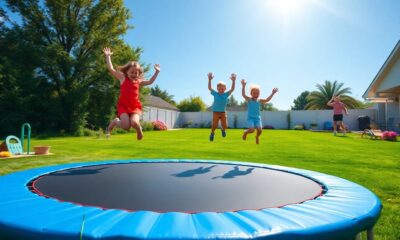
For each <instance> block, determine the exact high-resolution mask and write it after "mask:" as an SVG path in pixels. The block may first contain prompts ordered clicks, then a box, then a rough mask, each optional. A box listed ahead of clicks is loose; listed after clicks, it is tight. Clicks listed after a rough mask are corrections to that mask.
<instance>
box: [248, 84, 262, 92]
mask: <svg viewBox="0 0 400 240" xmlns="http://www.w3.org/2000/svg"><path fill="white" fill-rule="evenodd" d="M254 89H258V91H260V86H259V85H257V84H252V85H250V92H252V91H253V90H254Z"/></svg>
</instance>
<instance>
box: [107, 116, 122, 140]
mask: <svg viewBox="0 0 400 240" xmlns="http://www.w3.org/2000/svg"><path fill="white" fill-rule="evenodd" d="M115 126H118V127H121V120H119V118H114V119H113V120H112V121H111V122H110V124H109V125H108V127H107V130H106V137H107V138H109V137H110V134H111V132H112V130H113V129H114V127H115Z"/></svg>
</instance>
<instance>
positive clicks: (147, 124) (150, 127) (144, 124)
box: [140, 122, 154, 132]
mask: <svg viewBox="0 0 400 240" xmlns="http://www.w3.org/2000/svg"><path fill="white" fill-rule="evenodd" d="M140 125H141V126H142V131H144V132H145V131H153V130H154V125H153V123H152V122H142V123H141V124H140Z"/></svg>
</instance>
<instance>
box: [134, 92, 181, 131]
mask: <svg viewBox="0 0 400 240" xmlns="http://www.w3.org/2000/svg"><path fill="white" fill-rule="evenodd" d="M143 100H144V101H143V105H144V107H143V115H142V120H143V121H147V122H153V121H157V120H158V121H162V122H163V123H165V125H167V127H168V129H171V128H174V127H176V126H175V124H176V122H177V119H178V117H179V114H180V112H179V109H178V108H177V107H175V106H174V105H172V104H170V103H168V102H166V101H164V100H163V99H162V98H159V97H156V96H152V95H146V96H144V99H143Z"/></svg>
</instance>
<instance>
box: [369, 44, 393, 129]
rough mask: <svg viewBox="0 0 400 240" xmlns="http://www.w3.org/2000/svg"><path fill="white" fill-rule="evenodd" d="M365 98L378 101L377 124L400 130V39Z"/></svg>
mask: <svg viewBox="0 0 400 240" xmlns="http://www.w3.org/2000/svg"><path fill="white" fill-rule="evenodd" d="M363 98H365V99H367V100H370V101H372V102H375V103H376V104H375V106H374V107H375V109H376V110H377V119H376V124H377V125H378V126H379V127H380V128H381V129H385V130H393V131H398V132H399V131H400V126H399V124H400V104H399V98H400V41H398V42H397V44H396V46H395V48H394V49H393V51H392V52H391V53H390V55H389V57H388V58H387V59H386V61H385V63H384V64H383V66H382V67H381V69H380V70H379V72H378V73H377V74H376V76H375V78H374V79H373V81H372V82H371V84H370V85H369V87H368V89H367V90H366V91H365V93H364V95H363Z"/></svg>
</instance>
